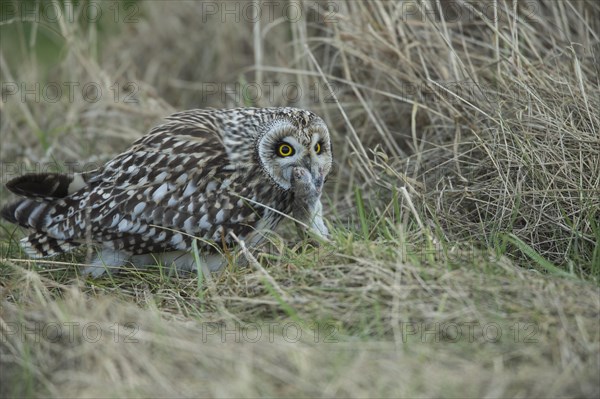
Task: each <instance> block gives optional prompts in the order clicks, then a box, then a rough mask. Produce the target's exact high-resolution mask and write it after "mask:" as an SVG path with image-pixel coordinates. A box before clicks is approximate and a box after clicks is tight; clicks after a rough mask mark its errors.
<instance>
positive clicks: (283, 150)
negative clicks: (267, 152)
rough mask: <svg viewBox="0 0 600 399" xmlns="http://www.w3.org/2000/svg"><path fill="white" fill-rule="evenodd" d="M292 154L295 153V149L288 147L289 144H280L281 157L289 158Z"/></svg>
mask: <svg viewBox="0 0 600 399" xmlns="http://www.w3.org/2000/svg"><path fill="white" fill-rule="evenodd" d="M292 153H293V149H292V147H291V146H290V145H288V144H280V145H279V155H281V156H284V157H288V156H290V155H292Z"/></svg>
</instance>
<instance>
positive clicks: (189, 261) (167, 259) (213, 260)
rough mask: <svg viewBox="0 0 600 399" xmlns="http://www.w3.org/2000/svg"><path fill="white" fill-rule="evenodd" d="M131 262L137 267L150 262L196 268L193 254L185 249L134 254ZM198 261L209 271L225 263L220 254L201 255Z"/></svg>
mask: <svg viewBox="0 0 600 399" xmlns="http://www.w3.org/2000/svg"><path fill="white" fill-rule="evenodd" d="M131 262H132V263H133V264H134V265H135V266H136V267H138V268H141V267H145V266H147V265H152V264H157V263H159V264H161V265H163V266H167V267H172V266H174V267H176V268H177V270H179V271H186V272H195V271H196V270H198V265H197V264H196V259H195V258H194V255H192V254H191V253H190V252H187V251H169V252H163V253H157V254H144V255H135V256H133V257H132V258H131ZM200 262H201V263H204V264H206V266H207V267H208V270H210V271H211V272H214V271H217V270H219V269H220V268H221V267H223V265H224V264H225V263H226V261H225V258H223V256H221V255H220V254H209V255H201V256H200Z"/></svg>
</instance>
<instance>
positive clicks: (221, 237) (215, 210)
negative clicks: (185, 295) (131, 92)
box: [45, 121, 260, 254]
mask: <svg viewBox="0 0 600 399" xmlns="http://www.w3.org/2000/svg"><path fill="white" fill-rule="evenodd" d="M257 172H258V171H254V173H257ZM249 173H253V171H252V170H251V168H249V167H247V166H244V165H234V164H232V163H231V162H230V159H229V157H228V156H227V153H226V151H225V148H224V145H223V143H222V139H221V137H220V135H219V134H218V133H217V132H215V131H211V130H207V129H203V128H202V127H199V126H195V125H189V124H182V123H181V122H176V121H173V122H169V123H167V124H164V125H161V126H159V127H157V128H155V129H154V130H153V131H152V132H151V133H150V134H149V135H147V136H145V137H143V138H141V139H140V140H138V142H136V143H134V145H133V146H132V147H131V149H130V150H129V151H127V152H125V153H123V154H121V155H119V156H118V157H116V158H115V159H113V160H112V161H110V162H109V163H107V164H106V165H105V166H104V168H103V170H102V172H101V173H96V174H94V175H93V177H92V178H91V179H90V181H89V182H88V186H87V187H86V188H84V189H81V190H80V191H78V192H76V193H73V194H72V195H70V196H68V197H66V198H64V199H61V200H59V201H56V203H55V205H56V207H55V210H54V214H55V215H56V216H55V217H53V218H52V220H53V223H50V224H49V225H48V226H47V227H46V228H45V230H46V232H47V234H48V235H50V236H51V237H54V238H57V239H60V240H66V241H75V242H85V241H86V240H87V241H89V240H90V239H91V241H93V242H95V243H101V244H102V245H104V246H109V247H112V248H114V249H119V250H124V251H128V252H131V253H134V254H142V253H149V252H162V251H169V250H175V249H178V250H189V249H190V248H191V243H192V241H193V239H194V237H197V238H200V239H201V240H211V241H215V242H217V243H218V244H221V245H223V244H225V245H229V244H232V242H231V237H230V236H229V235H228V234H227V233H228V232H229V231H233V232H234V233H235V234H236V235H237V236H238V237H241V238H242V239H243V238H244V237H246V236H247V235H248V234H250V233H251V232H252V230H253V228H252V226H253V225H254V224H255V222H256V221H257V220H258V218H259V216H258V214H257V213H258V212H260V210H259V211H256V210H254V209H253V207H252V206H251V203H248V202H247V201H245V200H244V198H249V199H251V200H255V199H256V195H257V191H256V190H257V187H255V186H254V187H253V186H251V185H249V184H247V178H248V174H249ZM207 245H208V244H205V245H204V246H207Z"/></svg>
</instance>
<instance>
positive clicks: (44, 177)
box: [6, 173, 89, 201]
mask: <svg viewBox="0 0 600 399" xmlns="http://www.w3.org/2000/svg"><path fill="white" fill-rule="evenodd" d="M88 177H89V176H88V175H84V174H79V173H76V174H72V175H68V174H61V173H29V174H26V175H23V176H19V177H17V178H14V179H12V180H11V181H9V182H8V183H6V188H8V189H9V190H10V191H12V192H13V193H15V194H17V195H21V196H23V197H27V198H37V199H41V200H46V201H51V200H54V199H57V198H64V197H66V196H67V195H69V194H72V193H73V192H75V191H77V190H79V189H81V188H82V187H84V186H85V185H86V180H87V178H88Z"/></svg>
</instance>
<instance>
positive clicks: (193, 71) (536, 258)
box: [0, 0, 600, 397]
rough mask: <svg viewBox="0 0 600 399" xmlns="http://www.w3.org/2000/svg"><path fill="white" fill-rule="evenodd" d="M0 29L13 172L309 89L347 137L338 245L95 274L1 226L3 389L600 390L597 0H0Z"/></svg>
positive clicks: (5, 175) (94, 157)
mask: <svg viewBox="0 0 600 399" xmlns="http://www.w3.org/2000/svg"><path fill="white" fill-rule="evenodd" d="M0 34H1V36H0V40H1V43H0V44H1V47H0V69H1V70H0V85H1V94H2V101H1V102H0V117H1V118H0V132H1V133H0V134H1V137H0V166H1V167H2V169H1V180H2V183H3V184H4V183H6V181H8V180H9V179H10V178H13V177H15V176H17V175H20V174H22V173H25V172H35V171H38V172H39V171H56V170H59V171H65V172H71V171H74V170H85V169H86V168H90V169H91V168H93V167H96V166H98V165H101V164H102V163H103V162H105V161H107V160H109V159H110V158H111V157H113V156H115V155H116V154H118V153H119V152H121V151H122V150H124V149H125V148H127V146H128V145H129V144H130V143H131V142H132V141H134V140H135V139H137V138H138V137H140V136H141V135H142V134H144V133H145V132H147V131H148V129H149V128H151V127H152V126H153V125H155V124H156V123H158V122H159V121H160V119H161V118H162V117H164V116H166V115H168V114H170V113H172V112H174V111H176V110H183V109H190V108H202V107H209V106H211V107H234V106H259V107H267V106H284V105H290V106H296V107H301V108H307V109H311V110H313V111H314V112H316V113H317V114H319V115H321V116H322V117H323V118H324V119H325V121H326V122H327V123H328V125H329V127H330V131H331V133H332V136H333V140H334V151H335V156H336V164H335V170H334V172H333V174H332V176H331V179H330V180H329V182H328V184H327V193H326V195H325V198H326V199H325V208H326V209H327V211H326V212H327V218H328V222H329V224H330V227H331V229H330V230H331V231H332V240H331V242H330V243H327V244H324V245H322V246H320V247H318V248H315V247H313V246H311V245H310V244H308V243H305V242H298V239H297V238H296V237H295V236H294V234H292V229H290V228H289V226H283V228H282V229H281V230H280V231H279V233H278V234H273V236H272V238H271V239H270V242H269V245H268V246H266V247H264V248H255V249H252V254H251V256H252V257H251V258H250V260H251V261H250V266H249V267H247V268H239V267H237V266H236V265H235V264H234V263H232V264H231V265H230V266H229V267H228V268H227V269H226V270H224V271H223V272H222V273H220V274H213V275H204V274H202V273H200V274H198V275H194V276H189V275H188V276H176V275H173V274H172V273H171V272H170V271H168V270H165V269H163V268H161V267H156V268H151V269H149V270H147V271H143V272H142V271H135V270H131V271H127V272H124V273H121V274H117V275H115V276H112V277H106V278H102V279H98V280H89V279H88V280H86V279H83V278H81V277H79V276H78V266H77V265H76V264H77V263H78V262H82V261H83V260H84V258H83V257H82V256H81V255H80V254H73V255H70V256H66V257H63V258H61V259H52V260H49V261H48V262H37V263H36V262H31V261H29V260H27V259H26V257H25V256H24V254H22V253H21V252H20V250H19V248H18V245H17V243H18V239H19V238H20V237H21V236H22V234H23V232H22V231H20V230H18V229H15V228H14V226H11V225H8V224H1V225H0V227H1V230H0V257H1V259H0V293H1V298H0V301H1V305H0V306H1V308H0V332H1V335H0V353H1V354H2V357H1V360H0V387H1V388H0V392H1V394H2V396H7V397H15V396H27V397H41V396H44V397H100V396H102V397H106V396H114V397H130V396H142V397H147V396H164V397H175V396H177V397H179V396H211V397H214V396H223V397H263V396H277V397H291V396H324V397H330V396H339V397H368V396H377V397H399V396H411V397H414V396H426V397H457V396H460V397H466V396H481V397H483V396H485V397H530V396H538V397H556V396H569V397H572V396H577V397H598V396H599V395H600V385H599V382H598V375H599V374H600V325H599V320H600V294H599V291H598V279H599V277H600V133H599V131H600V130H599V129H600V114H599V113H598V110H599V109H600V78H599V75H600V74H599V72H600V71H599V68H598V66H599V65H600V38H599V36H600V3H598V2H596V1H593V0H590V1H565V2H561V1H538V0H525V1H504V0H490V1H463V0H457V1H426V0H422V1H421V0H418V1H348V2H345V1H302V2H299V1H289V2H288V1H283V0H282V1H275V2H260V1H254V2H250V1H248V2H236V1H225V2H213V1H203V2H195V1H168V2H166V1H165V2H161V1H151V2H150V1H148V2H141V1H126V2H117V1H95V0H90V1H76V2H70V1H35V0H28V1H16V0H15V1H12V0H8V1H7V0H2V1H1V2H0ZM3 184H2V189H1V190H3V191H0V200H1V201H2V204H5V203H6V202H7V201H10V200H11V199H12V197H11V196H10V195H9V193H7V192H6V191H5V190H4V187H3ZM286 227H287V228H286Z"/></svg>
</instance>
